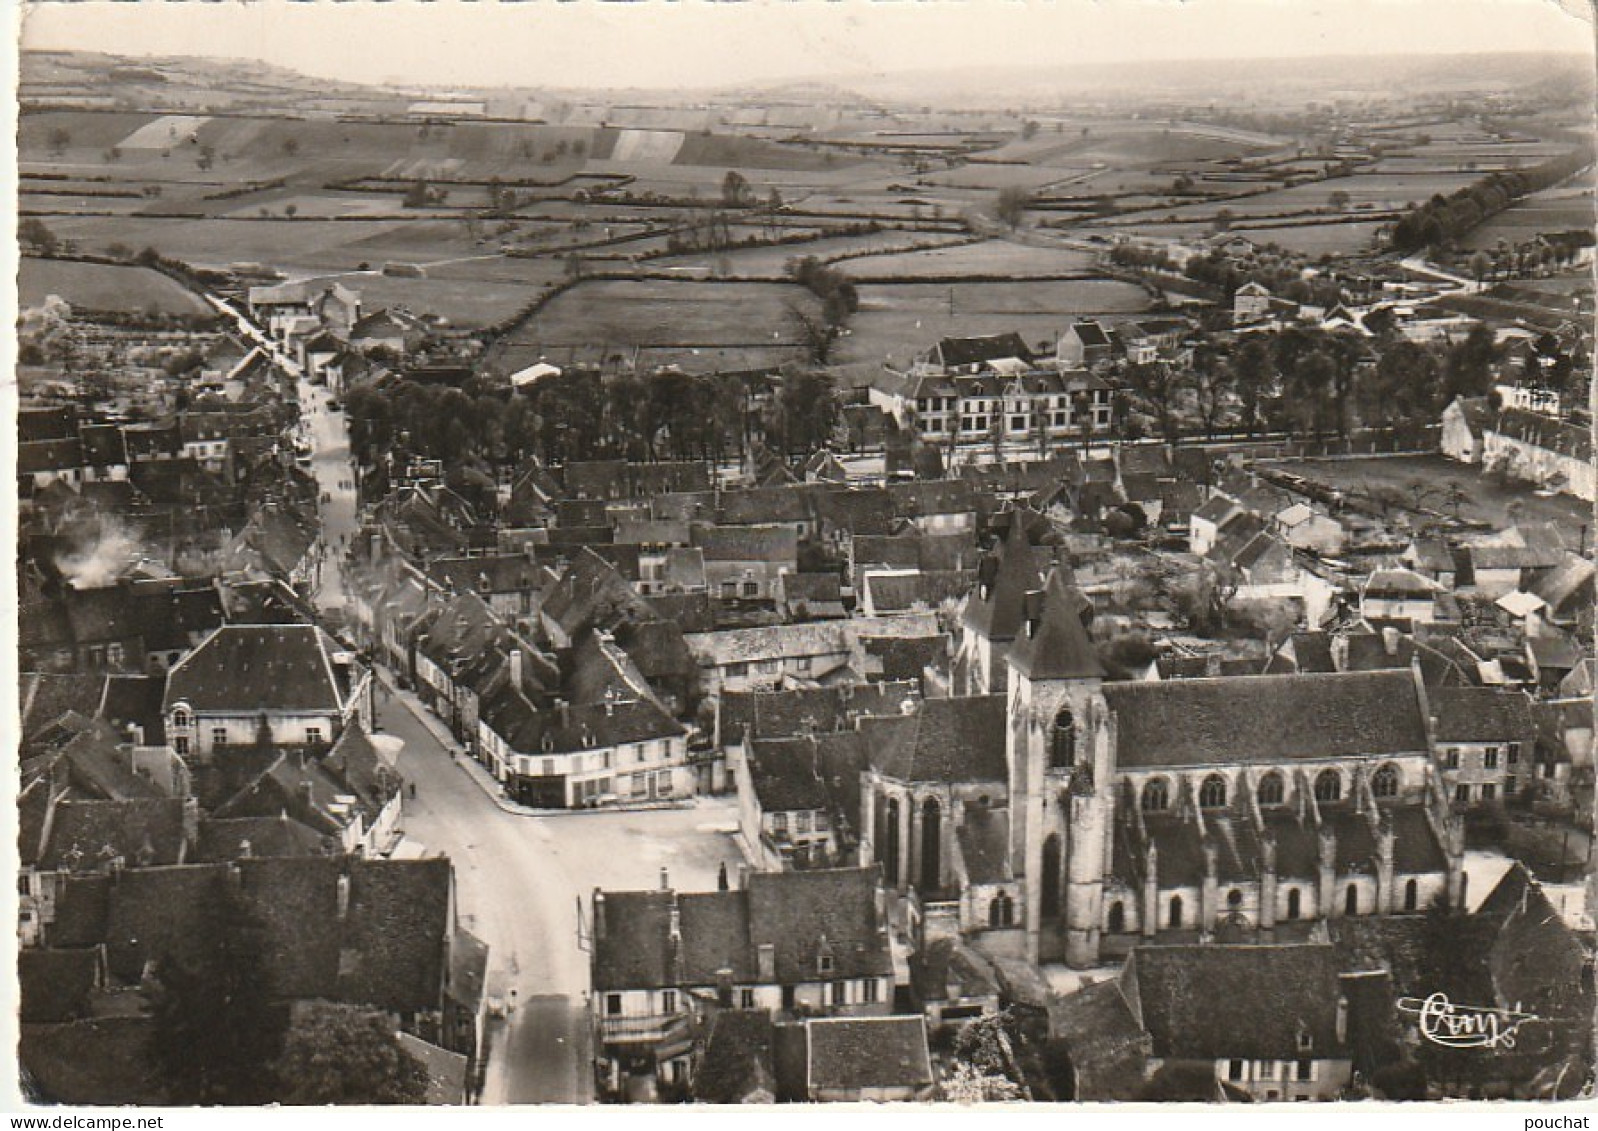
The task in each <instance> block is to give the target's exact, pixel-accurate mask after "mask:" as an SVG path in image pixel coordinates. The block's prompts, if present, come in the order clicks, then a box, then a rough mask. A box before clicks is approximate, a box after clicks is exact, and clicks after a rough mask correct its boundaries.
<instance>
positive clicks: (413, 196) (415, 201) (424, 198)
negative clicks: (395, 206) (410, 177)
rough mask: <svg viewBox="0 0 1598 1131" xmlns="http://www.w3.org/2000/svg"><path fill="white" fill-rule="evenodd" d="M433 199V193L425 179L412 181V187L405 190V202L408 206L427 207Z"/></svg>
mask: <svg viewBox="0 0 1598 1131" xmlns="http://www.w3.org/2000/svg"><path fill="white" fill-rule="evenodd" d="M431 199H432V193H431V192H430V191H429V190H428V187H427V182H426V181H424V180H420V179H417V180H414V181H412V182H411V183H410V187H409V188H407V189H406V190H405V200H404V204H405V207H406V208H426V207H427V205H428V202H429V201H430V200H431Z"/></svg>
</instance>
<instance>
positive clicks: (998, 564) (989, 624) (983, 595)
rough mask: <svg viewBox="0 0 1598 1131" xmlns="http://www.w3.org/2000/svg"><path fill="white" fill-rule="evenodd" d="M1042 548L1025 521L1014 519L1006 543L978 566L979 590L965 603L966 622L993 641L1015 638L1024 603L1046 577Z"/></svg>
mask: <svg viewBox="0 0 1598 1131" xmlns="http://www.w3.org/2000/svg"><path fill="white" fill-rule="evenodd" d="M1043 566H1044V558H1043V551H1041V550H1039V549H1037V548H1035V547H1033V545H1032V543H1031V541H1030V540H1029V539H1028V538H1027V535H1026V524H1025V523H1024V522H1019V521H1016V522H1011V523H1010V532H1009V534H1008V535H1006V537H1005V540H1004V542H1003V543H1002V544H1001V545H1000V547H999V548H998V549H997V550H996V551H995V552H994V553H993V554H992V555H990V556H989V557H987V558H985V559H984V560H983V561H982V562H981V563H980V565H979V566H978V568H977V589H976V592H974V593H973V594H971V599H970V600H969V601H967V602H966V611H965V623H966V624H967V625H968V626H970V628H971V629H972V630H973V631H975V632H978V633H980V634H981V635H983V636H986V637H988V638H989V639H991V640H1012V639H1014V638H1015V635H1016V632H1017V630H1018V629H1019V628H1020V626H1021V614H1022V611H1023V609H1022V605H1023V603H1024V602H1025V600H1026V595H1027V593H1028V592H1029V591H1031V590H1033V589H1036V588H1038V585H1039V583H1040V582H1041V581H1042V580H1043Z"/></svg>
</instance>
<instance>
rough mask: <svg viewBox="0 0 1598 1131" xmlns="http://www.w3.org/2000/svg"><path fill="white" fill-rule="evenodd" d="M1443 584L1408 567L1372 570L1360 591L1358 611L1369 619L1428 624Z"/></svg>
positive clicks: (1373, 620) (1431, 619)
mask: <svg viewBox="0 0 1598 1131" xmlns="http://www.w3.org/2000/svg"><path fill="white" fill-rule="evenodd" d="M1443 592H1446V590H1444V588H1443V586H1442V585H1440V584H1438V583H1437V582H1435V581H1433V580H1431V579H1430V578H1428V577H1424V576H1422V575H1421V574H1418V573H1416V572H1415V571H1414V570H1408V569H1377V570H1372V571H1371V573H1370V576H1369V577H1367V578H1366V579H1365V582H1364V584H1363V585H1362V586H1361V587H1360V591H1359V611H1360V615H1361V616H1363V617H1364V618H1365V619H1366V620H1367V621H1370V622H1371V623H1373V624H1375V623H1377V622H1383V621H1399V622H1408V623H1409V624H1428V623H1430V622H1431V621H1433V620H1435V619H1436V607H1437V606H1436V600H1437V596H1438V594H1440V593H1443Z"/></svg>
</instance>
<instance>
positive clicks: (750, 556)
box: [693, 525, 799, 601]
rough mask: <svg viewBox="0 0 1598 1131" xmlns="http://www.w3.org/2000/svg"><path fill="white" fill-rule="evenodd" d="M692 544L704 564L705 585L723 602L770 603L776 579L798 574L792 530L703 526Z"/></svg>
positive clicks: (695, 533)
mask: <svg viewBox="0 0 1598 1131" xmlns="http://www.w3.org/2000/svg"><path fill="white" fill-rule="evenodd" d="M693 544H694V546H695V547H696V548H697V549H698V550H699V553H700V555H701V556H702V558H703V559H704V563H705V584H706V585H707V586H708V587H709V589H710V592H711V593H713V594H715V595H716V596H718V597H720V598H722V599H723V600H728V599H737V600H744V601H770V600H772V599H774V597H775V595H776V587H777V579H778V578H779V577H780V576H781V575H782V574H783V573H784V572H788V573H797V572H798V570H799V536H798V534H796V533H795V532H794V529H793V528H792V527H791V526H783V525H770V526H708V527H706V526H702V527H697V528H696V529H695V530H694V531H693Z"/></svg>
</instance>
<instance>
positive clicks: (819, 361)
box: [786, 302, 838, 365]
mask: <svg viewBox="0 0 1598 1131" xmlns="http://www.w3.org/2000/svg"><path fill="white" fill-rule="evenodd" d="M786 310H787V314H788V324H789V326H790V327H791V329H792V331H793V334H794V336H795V337H796V338H798V339H799V342H800V344H801V345H803V346H804V348H805V357H806V359H807V360H808V361H809V362H810V363H811V364H812V365H826V364H827V362H828V361H829V360H830V359H831V357H832V346H833V343H834V342H836V341H837V340H838V326H837V325H836V324H835V323H833V322H831V321H829V320H828V319H827V318H825V317H817V316H816V315H814V314H812V313H810V311H808V310H806V309H805V308H804V307H802V306H800V305H799V304H798V303H796V302H790V303H788V304H787V306H786Z"/></svg>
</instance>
